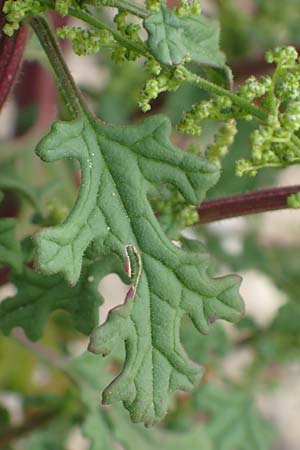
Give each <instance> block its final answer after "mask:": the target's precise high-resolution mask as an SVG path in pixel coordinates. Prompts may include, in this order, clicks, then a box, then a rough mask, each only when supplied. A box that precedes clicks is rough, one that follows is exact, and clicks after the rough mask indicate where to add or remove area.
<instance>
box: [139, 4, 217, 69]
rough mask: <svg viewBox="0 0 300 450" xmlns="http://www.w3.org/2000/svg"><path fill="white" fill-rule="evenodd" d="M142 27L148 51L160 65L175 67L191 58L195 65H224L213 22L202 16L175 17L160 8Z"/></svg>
mask: <svg viewBox="0 0 300 450" xmlns="http://www.w3.org/2000/svg"><path fill="white" fill-rule="evenodd" d="M144 26H145V29H146V30H147V32H148V40H147V44H148V46H149V49H150V51H151V53H152V54H153V56H154V57H155V58H156V59H157V60H158V61H159V62H160V63H162V64H167V65H177V64H180V63H181V62H182V61H183V60H184V59H185V57H187V56H190V57H191V58H192V60H193V61H195V62H197V63H198V64H204V65H209V66H214V67H224V66H225V58H224V55H223V53H222V52H221V51H220V49H219V34H220V30H219V26H218V24H217V22H215V21H212V20H209V19H207V18H206V17H203V16H202V15H193V16H183V17H178V16H177V15H176V13H175V11H174V10H173V9H170V8H166V7H165V6H164V5H160V11H159V12H157V13H155V14H151V15H150V16H149V17H147V18H146V19H145V21H144Z"/></svg>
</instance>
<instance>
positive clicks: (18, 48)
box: [0, 0, 27, 109]
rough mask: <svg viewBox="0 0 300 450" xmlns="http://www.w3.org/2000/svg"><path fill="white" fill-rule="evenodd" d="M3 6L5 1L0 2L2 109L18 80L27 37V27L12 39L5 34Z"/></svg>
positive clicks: (0, 88)
mask: <svg viewBox="0 0 300 450" xmlns="http://www.w3.org/2000/svg"><path fill="white" fill-rule="evenodd" d="M3 5H4V0H0V109H1V108H2V106H3V104H4V102H5V100H6V99H7V96H8V94H9V93H10V91H11V88H12V87H13V85H14V83H15V81H16V79H17V75H18V72H19V69H20V65H21V60H22V56H23V52H24V47H25V44H26V36H27V29H26V27H25V26H22V27H21V28H20V29H19V30H18V31H17V32H15V33H14V35H13V36H12V37H8V36H6V35H5V34H4V33H3V31H2V30H3V27H4V25H5V20H6V19H5V15H4V14H3V12H2V8H3Z"/></svg>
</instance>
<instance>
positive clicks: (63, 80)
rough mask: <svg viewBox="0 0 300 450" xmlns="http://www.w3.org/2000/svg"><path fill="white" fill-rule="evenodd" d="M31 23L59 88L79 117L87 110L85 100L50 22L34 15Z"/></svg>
mask: <svg viewBox="0 0 300 450" xmlns="http://www.w3.org/2000/svg"><path fill="white" fill-rule="evenodd" d="M30 25H31V27H32V28H33V30H34V32H35V33H36V35H37V37H38V39H39V41H40V43H41V45H42V47H43V49H44V51H45V53H46V55H47V57H48V59H49V62H50V64H51V66H52V68H53V70H54V73H55V75H56V79H57V84H58V88H59V90H60V92H61V94H62V96H63V98H64V101H65V104H66V106H67V108H68V110H69V112H70V113H71V116H72V118H76V117H78V115H80V114H81V113H82V111H83V110H85V105H84V100H83V98H82V97H81V94H80V92H79V90H78V89H77V86H76V84H75V82H74V80H73V77H72V75H71V74H70V71H69V69H68V67H67V65H66V63H65V61H64V58H63V56H62V53H61V51H60V49H59V46H58V44H57V42H56V40H55V37H54V36H53V34H52V31H51V30H50V28H49V25H48V23H47V22H46V20H45V19H43V18H42V17H33V18H32V19H30Z"/></svg>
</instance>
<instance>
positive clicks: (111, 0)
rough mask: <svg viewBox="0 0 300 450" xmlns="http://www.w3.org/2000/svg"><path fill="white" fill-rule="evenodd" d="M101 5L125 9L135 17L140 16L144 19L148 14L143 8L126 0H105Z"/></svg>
mask: <svg viewBox="0 0 300 450" xmlns="http://www.w3.org/2000/svg"><path fill="white" fill-rule="evenodd" d="M103 6H110V7H112V8H118V9H121V10H123V11H127V12H129V13H131V14H133V15H135V16H137V17H140V18H141V19H145V18H146V17H147V16H148V15H149V13H148V11H147V10H146V9H145V8H143V7H142V6H140V5H137V4H136V3H133V2H130V1H128V0H107V1H106V2H105V5H103Z"/></svg>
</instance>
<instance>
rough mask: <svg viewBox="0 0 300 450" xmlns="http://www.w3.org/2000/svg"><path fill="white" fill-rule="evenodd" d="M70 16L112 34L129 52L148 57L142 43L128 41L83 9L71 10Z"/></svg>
mask: <svg viewBox="0 0 300 450" xmlns="http://www.w3.org/2000/svg"><path fill="white" fill-rule="evenodd" d="M69 14H70V15H71V16H73V17H76V18H77V19H80V20H82V21H83V22H86V23H88V24H89V25H91V26H92V27H94V28H97V29H98V30H107V31H109V32H110V33H111V35H112V36H113V37H114V38H115V40H116V41H118V42H119V43H120V44H121V45H123V46H124V47H126V48H128V49H129V50H133V51H135V52H138V53H140V54H141V55H144V56H146V55H147V53H148V49H147V47H146V46H145V45H144V44H143V43H142V42H141V43H138V42H133V41H131V40H130V39H126V38H125V37H124V36H123V35H122V34H121V33H119V32H118V31H117V30H115V29H114V28H111V27H110V26H109V25H106V24H105V23H103V22H101V21H100V20H99V19H97V18H96V17H94V16H92V14H89V13H88V12H86V11H83V10H81V9H77V8H69Z"/></svg>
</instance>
